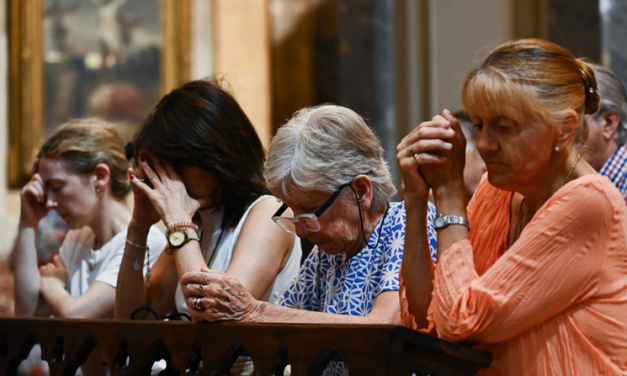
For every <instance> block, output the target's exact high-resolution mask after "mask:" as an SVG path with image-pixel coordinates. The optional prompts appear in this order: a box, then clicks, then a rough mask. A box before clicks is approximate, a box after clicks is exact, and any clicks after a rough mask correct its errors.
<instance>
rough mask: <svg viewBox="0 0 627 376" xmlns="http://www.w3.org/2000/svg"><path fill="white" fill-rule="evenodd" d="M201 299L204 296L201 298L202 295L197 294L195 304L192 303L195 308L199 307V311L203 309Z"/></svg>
mask: <svg viewBox="0 0 627 376" xmlns="http://www.w3.org/2000/svg"><path fill="white" fill-rule="evenodd" d="M201 299H202V298H201V297H200V296H197V297H196V298H195V299H194V304H192V307H194V308H195V309H197V310H199V311H200V310H202V308H201V307H200V300H201Z"/></svg>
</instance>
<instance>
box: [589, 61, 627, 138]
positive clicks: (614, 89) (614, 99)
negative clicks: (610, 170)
mask: <svg viewBox="0 0 627 376" xmlns="http://www.w3.org/2000/svg"><path fill="white" fill-rule="evenodd" d="M594 74H595V76H596V79H597V85H598V89H599V93H600V94H601V106H600V108H599V111H597V112H596V113H595V114H594V115H593V116H594V118H595V119H598V118H599V117H600V116H601V115H602V114H603V113H604V112H606V111H616V112H618V115H619V116H620V124H619V125H618V132H617V134H618V141H619V144H620V145H624V144H625V143H627V91H626V90H625V85H623V83H622V82H621V80H620V79H619V78H618V77H617V76H616V74H615V73H614V72H612V71H611V70H610V69H608V68H605V67H602V66H599V65H594Z"/></svg>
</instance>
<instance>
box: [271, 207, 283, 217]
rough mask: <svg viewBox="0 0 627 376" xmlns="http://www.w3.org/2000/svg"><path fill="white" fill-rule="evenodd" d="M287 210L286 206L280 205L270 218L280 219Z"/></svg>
mask: <svg viewBox="0 0 627 376" xmlns="http://www.w3.org/2000/svg"><path fill="white" fill-rule="evenodd" d="M286 210H287V205H285V204H283V205H281V207H280V208H279V210H277V211H276V213H274V215H273V216H272V218H274V217H280V216H281V215H282V214H283V213H284V212H285V211H286Z"/></svg>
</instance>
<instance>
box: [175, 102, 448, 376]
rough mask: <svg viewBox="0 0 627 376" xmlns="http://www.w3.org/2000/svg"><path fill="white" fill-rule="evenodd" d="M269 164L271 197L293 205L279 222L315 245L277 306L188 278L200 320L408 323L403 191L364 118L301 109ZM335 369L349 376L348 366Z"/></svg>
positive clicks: (233, 285)
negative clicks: (399, 196)
mask: <svg viewBox="0 0 627 376" xmlns="http://www.w3.org/2000/svg"><path fill="white" fill-rule="evenodd" d="M265 167H266V170H265V177H266V181H267V183H268V185H269V188H270V191H271V192H272V193H273V194H274V195H275V196H276V197H278V198H280V199H281V200H282V201H283V203H284V205H283V206H282V207H281V208H280V209H279V211H278V212H277V213H276V214H275V216H274V218H273V220H274V221H275V222H276V223H277V225H279V226H280V227H281V228H283V229H284V230H285V231H288V232H294V233H296V235H298V236H299V237H301V238H302V237H307V238H309V240H311V241H312V242H313V243H314V244H315V245H316V247H315V248H314V249H313V251H312V253H311V254H310V255H309V257H308V258H307V260H306V261H305V263H304V264H303V266H302V267H301V270H300V273H299V275H298V276H297V277H296V279H295V280H294V281H293V282H292V284H291V285H290V287H289V288H288V289H287V291H286V292H285V294H284V296H283V298H282V299H281V300H280V301H279V304H278V305H274V304H270V303H267V302H261V301H258V300H256V299H254V298H253V297H252V296H251V295H250V293H248V292H247V291H246V289H245V288H243V287H242V286H241V284H240V283H239V282H238V281H237V280H236V279H234V278H230V277H228V276H226V275H224V274H223V273H220V272H216V271H209V270H205V269H203V270H202V271H201V272H189V273H186V274H184V275H183V278H182V281H181V283H182V285H183V293H184V295H185V298H186V300H187V304H188V307H189V308H190V309H189V311H190V313H191V315H192V317H193V318H194V320H197V321H211V322H213V321H219V320H238V321H249V322H291V323H363V324H366V323H368V324H383V323H399V322H400V321H399V317H400V316H399V315H400V306H399V299H398V289H399V282H398V272H399V268H400V264H401V260H402V253H403V245H404V240H405V207H404V204H403V203H402V202H401V203H388V199H389V198H390V197H391V196H392V195H393V194H394V193H395V192H396V189H395V188H394V185H393V184H392V178H391V176H390V171H389V168H388V165H387V163H386V162H385V160H384V159H383V148H382V146H381V143H380V141H379V139H378V138H377V136H376V135H375V133H374V132H373V131H372V130H371V129H370V128H369V127H368V126H367V125H366V123H365V122H364V120H363V119H362V118H361V117H360V116H359V115H357V114H356V113H355V112H354V111H352V110H350V109H348V108H344V107H340V106H334V105H323V106H319V107H313V108H305V109H303V110H300V111H299V112H297V113H296V114H295V115H294V117H293V118H292V119H291V120H290V121H289V122H288V123H287V124H286V125H285V126H283V127H282V128H280V129H279V131H278V132H277V135H276V136H275V138H274V139H273V141H272V144H271V145H270V150H269V152H268V157H267V161H266V166H265ZM288 209H289V210H288ZM428 211H429V214H428V215H429V216H430V220H429V221H428V222H427V223H428V224H429V225H428V228H427V232H428V233H429V234H431V236H430V237H429V238H428V239H426V241H425V243H428V244H425V245H424V246H425V247H427V246H428V247H429V248H430V249H431V254H432V255H435V251H436V249H437V244H436V237H435V230H434V229H433V227H432V225H431V222H432V220H433V218H434V217H435V208H434V207H433V206H432V205H429V210H428ZM195 307H200V309H197V308H195ZM332 367H334V371H333V372H331V371H329V369H327V370H328V371H329V372H331V373H332V374H342V373H343V369H344V366H343V364H342V363H337V364H332Z"/></svg>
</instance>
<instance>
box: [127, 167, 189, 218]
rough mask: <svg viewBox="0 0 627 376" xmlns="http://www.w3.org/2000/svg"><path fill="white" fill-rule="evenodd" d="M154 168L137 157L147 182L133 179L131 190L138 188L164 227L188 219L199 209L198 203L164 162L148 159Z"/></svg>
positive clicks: (172, 169)
mask: <svg viewBox="0 0 627 376" xmlns="http://www.w3.org/2000/svg"><path fill="white" fill-rule="evenodd" d="M152 162H153V163H154V168H153V167H151V166H150V165H149V164H148V161H147V160H146V158H144V157H143V156H140V159H139V166H140V167H141V170H142V171H143V173H145V174H146V176H147V178H148V180H149V181H150V184H151V185H152V187H151V186H149V185H148V184H146V183H148V182H147V181H146V182H142V181H140V180H139V179H133V181H132V184H133V189H138V190H140V191H141V192H142V193H143V194H144V196H145V197H146V198H147V199H148V200H150V203H151V204H152V207H153V208H154V211H155V212H156V213H157V214H158V218H160V219H161V220H162V221H163V223H164V224H165V225H166V227H169V226H170V225H172V224H174V223H179V222H191V221H192V217H193V215H194V214H195V213H196V211H198V209H199V208H200V203H199V202H198V201H197V200H195V199H193V198H191V197H190V196H189V194H188V193H187V189H186V187H185V184H184V183H183V181H182V179H181V178H180V177H179V175H178V174H177V173H176V171H175V170H174V168H173V167H172V166H170V165H169V164H168V163H165V162H162V161H160V160H159V159H158V158H152Z"/></svg>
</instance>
